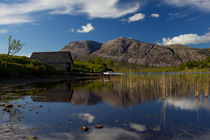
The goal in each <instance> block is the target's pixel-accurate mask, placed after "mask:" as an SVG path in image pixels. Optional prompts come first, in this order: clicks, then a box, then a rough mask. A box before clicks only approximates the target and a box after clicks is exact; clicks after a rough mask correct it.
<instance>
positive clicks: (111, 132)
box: [38, 127, 143, 140]
mask: <svg viewBox="0 0 210 140" xmlns="http://www.w3.org/2000/svg"><path fill="white" fill-rule="evenodd" d="M38 137H39V138H40V139H43V140H60V139H62V140H78V139H81V140H84V139H85V140H118V139H125V140H142V139H143V138H142V137H141V136H140V135H139V134H138V133H136V132H132V131H129V130H126V129H122V128H117V127H113V128H112V127H106V128H103V129H93V130H91V131H90V132H89V133H82V132H81V131H74V130H73V131H71V133H47V134H46V133H45V134H43V135H41V136H39V135H38Z"/></svg>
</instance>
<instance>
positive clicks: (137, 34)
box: [0, 0, 210, 56]
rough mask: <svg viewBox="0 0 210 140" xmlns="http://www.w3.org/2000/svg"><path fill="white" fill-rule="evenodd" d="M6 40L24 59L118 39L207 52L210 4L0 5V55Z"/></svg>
mask: <svg viewBox="0 0 210 140" xmlns="http://www.w3.org/2000/svg"><path fill="white" fill-rule="evenodd" d="M9 35H12V36H13V38H15V39H17V40H21V42H22V43H23V44H24V47H23V49H22V50H21V51H20V52H19V53H18V55H26V56H30V54H31V53H32V52H45V51H47V52H49V51H59V50H60V49H62V48H63V47H64V46H65V45H67V44H68V43H69V42H71V41H81V40H95V41H98V42H102V43H103V42H106V41H108V40H111V39H115V38H119V37H128V38H132V39H136V40H139V41H142V42H147V43H158V44H161V45H170V44H183V45H187V46H191V47H196V48H210V0H0V54H1V53H7V48H8V36H9Z"/></svg>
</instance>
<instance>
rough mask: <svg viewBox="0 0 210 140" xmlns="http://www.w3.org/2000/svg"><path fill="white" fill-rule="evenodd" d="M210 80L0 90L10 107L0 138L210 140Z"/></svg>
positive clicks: (1, 117)
mask: <svg viewBox="0 0 210 140" xmlns="http://www.w3.org/2000/svg"><path fill="white" fill-rule="evenodd" d="M209 76H210V74H177V75H169V74H167V75H144V76H141V75H138V76H135V75H131V76H128V77H115V78H111V79H100V80H90V81H62V82H55V83H37V84H33V85H28V86H22V87H21V86H20V87H16V88H11V89H3V88H2V89H1V91H0V104H12V105H13V106H12V107H11V108H9V109H8V110H9V111H8V110H2V109H3V108H4V107H3V106H2V107H0V108H1V110H0V140H4V139H11V140H14V139H40V140H83V139H84V140H118V139H119V140H123V139H124V140H141V139H142V140H144V139H145V140H191V139H195V140H197V139H199V140H209V139H210V99H209V98H210V97H208V95H209V91H210V90H209V88H210V85H209V84H210V78H209ZM96 125H102V126H103V128H101V129H97V128H95V126H96ZM82 126H87V127H88V128H89V130H88V131H83V130H81V127H82Z"/></svg>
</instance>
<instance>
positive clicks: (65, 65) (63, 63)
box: [31, 52, 73, 72]
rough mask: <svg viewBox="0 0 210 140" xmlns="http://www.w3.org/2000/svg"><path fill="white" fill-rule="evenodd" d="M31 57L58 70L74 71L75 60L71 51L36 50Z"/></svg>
mask: <svg viewBox="0 0 210 140" xmlns="http://www.w3.org/2000/svg"><path fill="white" fill-rule="evenodd" d="M31 59H33V60H36V61H39V62H42V63H45V64H48V65H50V66H52V67H54V68H56V69H57V70H61V71H66V72H71V71H72V64H73V60H72V57H71V53H70V52H34V53H32V55H31Z"/></svg>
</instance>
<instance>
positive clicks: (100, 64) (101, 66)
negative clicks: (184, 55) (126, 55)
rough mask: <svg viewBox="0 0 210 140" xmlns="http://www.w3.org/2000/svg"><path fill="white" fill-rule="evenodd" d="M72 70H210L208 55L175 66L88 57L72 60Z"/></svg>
mask: <svg viewBox="0 0 210 140" xmlns="http://www.w3.org/2000/svg"><path fill="white" fill-rule="evenodd" d="M73 70H74V71H76V72H103V71H109V70H112V71H115V72H179V71H210V57H208V58H207V59H205V60H203V61H201V62H198V61H188V62H185V63H183V64H181V65H179V66H176V67H164V68H157V67H145V66H141V65H134V64H129V63H121V62H117V61H113V60H110V59H103V58H101V57H93V58H88V59H87V60H83V61H82V60H74V66H73Z"/></svg>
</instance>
